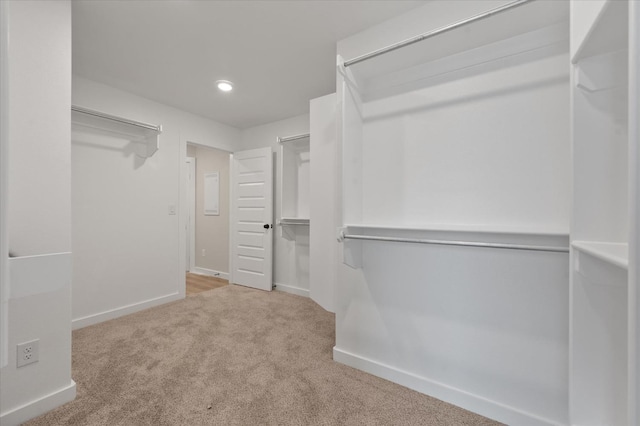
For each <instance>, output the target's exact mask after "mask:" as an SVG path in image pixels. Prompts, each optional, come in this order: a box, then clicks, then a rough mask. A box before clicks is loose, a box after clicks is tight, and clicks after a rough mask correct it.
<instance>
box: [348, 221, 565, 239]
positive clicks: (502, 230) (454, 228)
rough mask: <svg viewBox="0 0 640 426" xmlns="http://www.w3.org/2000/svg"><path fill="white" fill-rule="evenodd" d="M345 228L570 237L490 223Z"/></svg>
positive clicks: (555, 231)
mask: <svg viewBox="0 0 640 426" xmlns="http://www.w3.org/2000/svg"><path fill="white" fill-rule="evenodd" d="M344 227H345V228H349V229H352V230H357V229H371V230H389V231H415V232H421V231H422V232H474V233H475V232H477V233H487V234H512V235H540V236H550V237H568V236H569V231H568V230H561V229H541V228H533V227H532V228H520V227H518V228H516V227H507V226H503V227H500V226H488V225H477V224H473V225H461V224H440V223H437V224H432V225H429V226H401V225H379V224H365V223H357V224H355V223H348V224H345V225H344Z"/></svg>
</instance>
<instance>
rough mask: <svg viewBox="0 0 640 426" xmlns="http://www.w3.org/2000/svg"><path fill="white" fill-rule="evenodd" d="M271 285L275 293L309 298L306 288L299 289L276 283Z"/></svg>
mask: <svg viewBox="0 0 640 426" xmlns="http://www.w3.org/2000/svg"><path fill="white" fill-rule="evenodd" d="M273 285H274V286H275V289H274V290H275V291H282V292H283V293H290V294H296V295H298V296H303V297H309V289H308V288H301V287H296V286H293V285H288V284H280V283H276V282H274V283H273Z"/></svg>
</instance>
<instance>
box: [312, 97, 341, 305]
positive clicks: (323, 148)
mask: <svg viewBox="0 0 640 426" xmlns="http://www.w3.org/2000/svg"><path fill="white" fill-rule="evenodd" d="M336 101H337V99H336V94H335V93H332V94H330V95H327V96H323V97H321V98H316V99H312V100H311V103H310V125H311V173H310V181H311V182H310V192H311V197H310V204H311V208H310V211H311V215H310V219H311V227H310V250H309V260H310V265H309V274H310V279H309V289H310V293H311V298H312V299H313V300H314V301H315V302H316V303H318V304H319V305H320V306H322V307H323V308H324V309H326V310H328V311H329V312H334V288H335V284H336V280H337V277H336V262H337V260H338V248H339V247H338V246H339V244H338V240H337V238H336V237H337V231H336V230H337V228H338V223H337V220H336V217H337V216H338V212H337V207H338V205H339V204H338V200H337V189H338V188H337V186H338V134H337V131H338V129H337V117H336V114H337V110H336V107H337V105H336Z"/></svg>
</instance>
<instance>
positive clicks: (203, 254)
mask: <svg viewBox="0 0 640 426" xmlns="http://www.w3.org/2000/svg"><path fill="white" fill-rule="evenodd" d="M204 256H206V254H205V251H204V249H202V257H204Z"/></svg>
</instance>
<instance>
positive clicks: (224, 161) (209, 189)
mask: <svg viewBox="0 0 640 426" xmlns="http://www.w3.org/2000/svg"><path fill="white" fill-rule="evenodd" d="M230 157H231V155H230V153H229V152H227V151H223V150H220V149H217V148H211V147H208V146H204V145H199V144H197V143H192V142H187V147H186V159H185V169H186V172H185V186H186V187H185V193H186V211H185V232H184V235H185V247H186V250H185V268H184V269H185V294H186V295H187V296H190V295H193V294H197V293H201V292H203V291H208V290H213V289H216V288H219V287H222V286H225V285H227V284H228V282H229V281H228V280H229V205H230V203H229V188H230V181H229V178H230V174H229V171H230Z"/></svg>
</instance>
